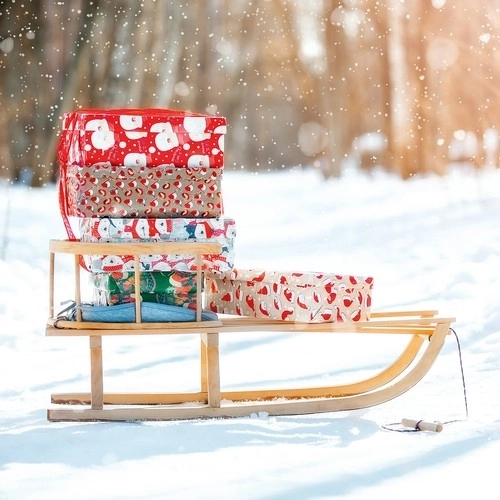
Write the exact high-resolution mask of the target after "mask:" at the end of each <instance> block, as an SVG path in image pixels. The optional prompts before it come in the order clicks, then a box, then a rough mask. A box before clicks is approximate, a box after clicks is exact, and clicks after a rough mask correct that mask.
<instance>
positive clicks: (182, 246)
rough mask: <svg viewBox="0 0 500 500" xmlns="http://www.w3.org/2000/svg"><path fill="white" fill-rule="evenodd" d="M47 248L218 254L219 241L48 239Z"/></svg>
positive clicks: (86, 251)
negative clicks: (114, 241)
mask: <svg viewBox="0 0 500 500" xmlns="http://www.w3.org/2000/svg"><path fill="white" fill-rule="evenodd" d="M49 250H50V251H52V252H58V253H69V254H74V255H75V254H76V255H103V254H105V255H169V254H181V255H182V254H189V255H191V254H194V255H197V254H199V255H207V254H219V253H221V251H222V246H221V245H220V244H219V243H203V242H197V241H153V242H131V243H107V242H82V241H73V240H50V241H49Z"/></svg>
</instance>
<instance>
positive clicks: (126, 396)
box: [50, 391, 208, 405]
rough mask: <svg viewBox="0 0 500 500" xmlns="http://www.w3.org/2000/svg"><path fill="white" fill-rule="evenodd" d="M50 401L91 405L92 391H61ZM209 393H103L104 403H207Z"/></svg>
mask: <svg viewBox="0 0 500 500" xmlns="http://www.w3.org/2000/svg"><path fill="white" fill-rule="evenodd" d="M50 402H51V403H54V404H60V405H63V404H64V405H90V403H91V395H90V392H60V393H53V394H51V396H50ZM207 402H208V395H207V393H206V392H204V391H200V392H172V393H163V392H158V393H155V392H132V393H130V392H111V393H104V394H103V404H104V405H170V404H179V403H207Z"/></svg>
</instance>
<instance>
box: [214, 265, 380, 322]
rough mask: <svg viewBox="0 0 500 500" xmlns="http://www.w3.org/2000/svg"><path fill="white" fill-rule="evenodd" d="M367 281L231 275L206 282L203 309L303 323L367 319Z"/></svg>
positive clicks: (369, 282)
mask: <svg viewBox="0 0 500 500" xmlns="http://www.w3.org/2000/svg"><path fill="white" fill-rule="evenodd" d="M372 288H373V278H371V277H366V278H365V277H360V276H350V275H339V274H327V273H310V272H304V273H303V272H292V273H287V272H279V271H264V270H253V269H233V270H232V271H231V272H229V273H226V274H224V275H222V276H215V275H211V274H208V275H207V276H206V290H205V293H206V296H205V299H206V304H205V307H206V308H207V309H208V310H210V311H213V312H217V313H220V314H235V315H238V316H251V317H256V318H264V319H277V320H282V321H297V322H305V323H323V322H343V321H366V320H369V319H370V308H371V293H372Z"/></svg>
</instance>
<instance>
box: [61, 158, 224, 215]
mask: <svg viewBox="0 0 500 500" xmlns="http://www.w3.org/2000/svg"><path fill="white" fill-rule="evenodd" d="M60 172H61V181H60V184H59V185H60V189H61V204H62V207H61V211H62V212H63V213H65V214H66V215H68V216H74V217H219V216H221V215H222V212H223V200H222V192H221V180H222V169H213V168H206V167H199V168H187V167H185V168H181V167H175V166H173V165H161V166H157V167H151V168H150V167H135V168H134V167H125V166H110V165H105V164H101V165H96V166H94V167H93V168H92V169H90V168H85V167H79V166H76V165H62V166H61V169H60Z"/></svg>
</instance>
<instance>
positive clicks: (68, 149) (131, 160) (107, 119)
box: [57, 109, 226, 168]
mask: <svg viewBox="0 0 500 500" xmlns="http://www.w3.org/2000/svg"><path fill="white" fill-rule="evenodd" d="M225 133H226V119H225V118H224V117H221V116H210V115H202V114H199V113H190V112H185V111H176V110H168V109H104V110H99V109H82V110H78V111H73V112H70V113H65V114H64V116H63V123H62V132H61V134H60V137H59V144H58V148H57V155H58V160H59V163H61V164H69V165H79V166H82V167H84V166H87V167H88V166H92V165H94V164H96V163H108V164H109V165H123V166H126V167H141V166H142V167H146V166H148V167H152V166H157V165H162V164H165V163H172V164H173V165H175V166H178V167H185V166H188V167H191V168H199V167H206V168H223V166H224V136H225Z"/></svg>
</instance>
